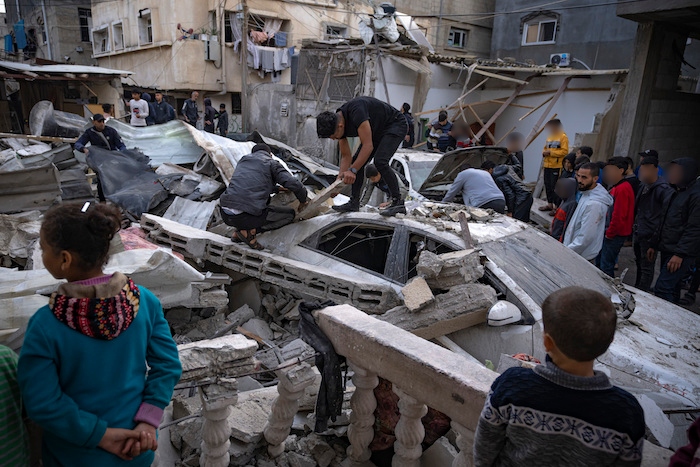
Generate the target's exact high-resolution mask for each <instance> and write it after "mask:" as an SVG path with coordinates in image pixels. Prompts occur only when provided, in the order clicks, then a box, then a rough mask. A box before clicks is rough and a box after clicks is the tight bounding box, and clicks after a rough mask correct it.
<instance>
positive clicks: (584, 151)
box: [578, 146, 593, 157]
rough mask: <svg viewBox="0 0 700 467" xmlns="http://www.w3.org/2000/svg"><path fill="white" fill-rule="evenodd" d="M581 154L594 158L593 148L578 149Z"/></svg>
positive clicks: (583, 147)
mask: <svg viewBox="0 0 700 467" xmlns="http://www.w3.org/2000/svg"><path fill="white" fill-rule="evenodd" d="M578 150H579V151H580V152H581V154H585V155H586V156H588V157H593V148H592V147H590V146H581V147H580V148H578Z"/></svg>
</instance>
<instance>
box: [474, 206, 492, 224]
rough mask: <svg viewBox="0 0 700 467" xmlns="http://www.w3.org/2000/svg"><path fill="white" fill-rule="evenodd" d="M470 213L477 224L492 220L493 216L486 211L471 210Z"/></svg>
mask: <svg viewBox="0 0 700 467" xmlns="http://www.w3.org/2000/svg"><path fill="white" fill-rule="evenodd" d="M469 213H470V214H471V218H472V219H474V220H475V221H477V222H486V221H487V220H489V219H491V214H489V212H488V211H487V210H485V209H481V208H470V209H469Z"/></svg>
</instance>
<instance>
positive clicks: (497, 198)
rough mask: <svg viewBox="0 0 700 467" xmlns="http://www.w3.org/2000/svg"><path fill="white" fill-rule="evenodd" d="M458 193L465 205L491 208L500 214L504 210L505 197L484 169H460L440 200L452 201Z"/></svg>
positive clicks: (444, 201)
mask: <svg viewBox="0 0 700 467" xmlns="http://www.w3.org/2000/svg"><path fill="white" fill-rule="evenodd" d="M459 194H461V195H462V202H463V203H464V204H465V205H466V206H473V207H475V208H482V209H493V210H494V211H496V212H498V213H501V214H504V213H505V212H506V198H505V196H504V195H503V192H502V191H501V190H500V189H499V188H498V185H496V182H495V181H494V180H493V177H491V174H490V173H488V172H487V171H486V170H481V169H473V168H467V169H465V170H462V171H461V172H460V173H459V174H457V177H456V178H455V181H454V182H453V183H452V186H451V187H450V189H449V191H448V192H447V194H446V195H445V197H444V198H443V199H442V202H443V203H452V202H454V201H455V199H456V198H457V195H459Z"/></svg>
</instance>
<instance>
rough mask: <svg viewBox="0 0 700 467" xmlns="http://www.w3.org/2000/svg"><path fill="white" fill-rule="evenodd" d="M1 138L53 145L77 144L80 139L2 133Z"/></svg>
mask: <svg viewBox="0 0 700 467" xmlns="http://www.w3.org/2000/svg"><path fill="white" fill-rule="evenodd" d="M0 138H19V139H31V140H36V141H49V142H52V143H75V142H76V141H78V138H61V137H59V136H41V135H22V134H17V133H0Z"/></svg>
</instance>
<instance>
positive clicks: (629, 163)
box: [625, 156, 634, 169]
mask: <svg viewBox="0 0 700 467" xmlns="http://www.w3.org/2000/svg"><path fill="white" fill-rule="evenodd" d="M625 160H626V161H627V169H630V168H634V159H632V158H631V157H630V156H627V157H625Z"/></svg>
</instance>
